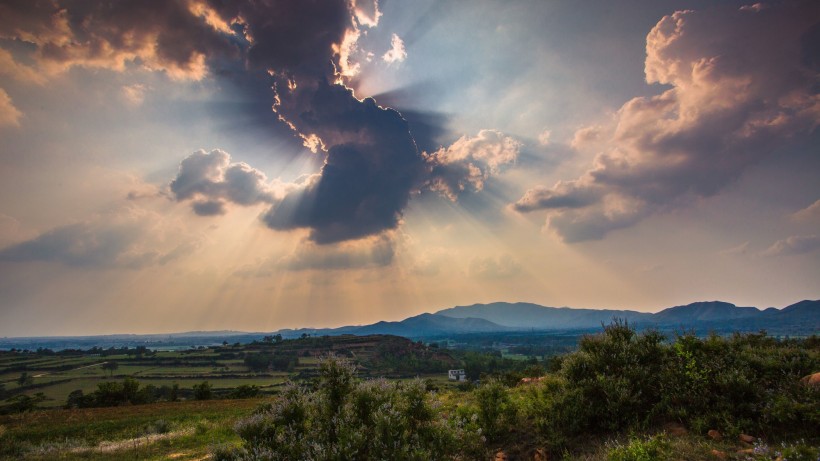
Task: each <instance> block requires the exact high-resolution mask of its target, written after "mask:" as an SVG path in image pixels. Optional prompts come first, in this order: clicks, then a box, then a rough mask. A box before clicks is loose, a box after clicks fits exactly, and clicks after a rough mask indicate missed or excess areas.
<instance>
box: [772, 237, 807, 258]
mask: <svg viewBox="0 0 820 461" xmlns="http://www.w3.org/2000/svg"><path fill="white" fill-rule="evenodd" d="M817 249H820V235H793V236H791V237H787V238H785V239H783V240H778V241H776V242H774V243H773V244H772V246H770V247H769V248H768V249H766V251H764V252H763V255H764V256H779V255H788V254H804V253H811V252H814V251H817Z"/></svg>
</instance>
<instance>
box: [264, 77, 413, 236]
mask: <svg viewBox="0 0 820 461" xmlns="http://www.w3.org/2000/svg"><path fill="white" fill-rule="evenodd" d="M312 96H313V97H312V98H311V101H310V105H309V106H308V107H307V108H308V110H307V111H306V112H303V113H302V114H300V116H299V117H298V123H299V125H300V126H302V127H303V130H304V131H303V133H310V134H314V135H316V136H317V137H318V138H319V139H321V140H322V143H323V144H324V145H325V148H326V149H327V158H326V160H325V165H324V166H323V167H322V171H321V177H320V178H318V180H317V181H313V182H310V183H309V184H307V185H306V186H305V187H303V188H300V189H296V190H294V191H293V192H291V193H290V194H288V195H287V196H285V198H284V199H283V200H282V202H281V203H279V204H277V205H275V206H274V207H273V208H272V209H271V210H270V211H269V212H268V213H267V214H266V215H265V216H264V218H263V219H264V221H265V223H267V225H268V226H270V227H271V228H273V229H293V228H300V227H305V228H310V229H311V239H312V240H313V241H315V242H317V243H333V242H339V241H342V240H350V239H356V238H361V237H365V236H368V235H374V234H378V233H381V232H382V231H384V230H387V229H393V228H395V227H396V226H397V225H398V222H399V219H400V217H401V213H402V210H403V209H404V207H405V206H406V205H407V202H408V200H409V198H410V193H411V191H413V190H414V189H416V188H417V187H418V186H419V184H420V180H421V177H422V174H423V173H424V168H425V165H424V161H423V159H422V157H421V155H420V154H419V152H418V149H417V148H416V145H415V143H414V141H413V138H412V136H411V135H410V132H409V130H408V127H407V122H406V121H404V119H402V117H401V115H400V114H399V113H398V112H396V111H394V110H391V109H383V108H381V107H379V106H377V105H376V103H375V101H374V100H372V99H365V100H363V101H359V100H357V99H356V98H355V97H354V96H353V93H352V91H351V90H349V89H347V88H344V87H342V86H340V85H330V84H327V83H321V84H319V85H318V87H317V88H316V90H315V92H314V93H313V95H312ZM294 123H297V122H294Z"/></svg>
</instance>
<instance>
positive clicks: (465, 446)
mask: <svg viewBox="0 0 820 461" xmlns="http://www.w3.org/2000/svg"><path fill="white" fill-rule="evenodd" d="M235 430H236V432H237V434H238V435H239V436H240V437H241V438H242V439H243V440H244V442H245V443H244V446H243V447H242V448H239V449H233V450H224V449H220V450H221V451H219V452H218V453H217V452H215V453H214V457H215V458H216V459H223V460H228V459H267V460H296V459H312V460H316V461H331V460H339V461H341V460H351V459H355V460H363V461H366V460H383V459H391V460H408V461H409V460H428V459H441V460H446V459H457V458H460V459H476V458H480V457H483V456H484V455H485V453H484V448H483V442H484V440H483V438H482V437H481V431H480V429H479V427H478V426H477V425H475V424H474V421H467V420H465V419H462V418H459V417H457V416H455V417H447V415H445V414H442V412H440V411H439V408H437V406H436V400H435V399H434V398H433V395H432V394H431V393H429V392H427V390H426V388H425V385H424V382H423V381H421V380H415V381H411V382H404V383H402V382H399V383H396V382H388V381H385V380H370V381H360V380H358V379H356V377H355V370H354V367H353V366H352V365H351V364H350V363H348V362H346V361H344V360H340V359H335V358H327V359H325V360H323V361H322V363H321V365H320V379H319V385H318V387H317V388H316V390H308V389H305V388H303V387H299V386H296V385H293V384H291V385H289V386H288V387H287V388H286V389H285V390H284V392H282V394H281V395H280V396H279V397H278V398H277V399H276V400H275V401H274V402H273V403H271V404H266V405H263V406H260V408H259V409H258V410H257V411H256V412H255V413H254V414H253V415H251V416H250V417H248V418H245V419H242V420H240V421H239V422H238V423H237V424H236V426H235Z"/></svg>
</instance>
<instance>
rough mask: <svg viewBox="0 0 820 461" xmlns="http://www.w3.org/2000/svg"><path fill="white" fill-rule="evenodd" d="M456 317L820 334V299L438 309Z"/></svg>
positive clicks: (515, 324) (544, 325)
mask: <svg viewBox="0 0 820 461" xmlns="http://www.w3.org/2000/svg"><path fill="white" fill-rule="evenodd" d="M436 315H444V316H449V317H457V318H468V317H475V318H483V319H486V320H490V321H493V322H495V323H497V324H499V325H500V326H506V327H512V328H518V329H520V328H525V329H537V330H555V329H583V328H594V327H599V326H600V325H601V324H602V323H603V324H607V323H609V322H610V321H612V320H613V319H615V318H618V319H624V320H626V321H628V322H629V323H631V324H633V325H636V326H643V327H658V328H667V329H669V328H694V327H699V328H709V329H712V330H737V331H748V330H756V329H767V328H793V329H795V331H798V330H799V331H803V332H807V333H809V334H815V333H818V332H820V300H814V301H811V300H805V301H800V302H798V303H795V304H792V305H790V306H787V307H785V308H783V309H775V308H768V309H765V310H760V309H758V308H756V307H744V306H736V305H734V304H732V303H727V302H723V301H702V302H695V303H691V304H687V305H684V306H675V307H670V308H667V309H664V310H662V311H659V312H656V313H647V312H636V311H629V310H608V309H571V308H567V307H561V308H556V307H546V306H539V305H537V304H530V303H492V304H474V305H472V306H457V307H452V308H449V309H443V310H441V311H438V312H436Z"/></svg>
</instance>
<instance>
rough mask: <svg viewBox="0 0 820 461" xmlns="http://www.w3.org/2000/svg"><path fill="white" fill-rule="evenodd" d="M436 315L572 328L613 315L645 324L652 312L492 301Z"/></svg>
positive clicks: (594, 324)
mask: <svg viewBox="0 0 820 461" xmlns="http://www.w3.org/2000/svg"><path fill="white" fill-rule="evenodd" d="M436 315H440V316H444V317H452V318H461V319H464V318H471V317H472V318H479V319H485V320H489V321H491V322H494V323H496V324H498V325H503V326H506V327H511V328H515V329H525V330H529V329H538V330H553V329H572V328H595V327H600V326H601V323H609V322H610V321H612V319H613V318H621V319H626V320H628V321H629V322H630V323H643V322H646V321H648V320H649V319H650V318H651V315H652V314H647V313H644V312H636V311H627V310H609V309H573V308H570V307H546V306H539V305H538V304H531V303H504V302H498V303H491V304H473V305H472V306H456V307H451V308H449V309H444V310H440V311H438V312H436Z"/></svg>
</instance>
